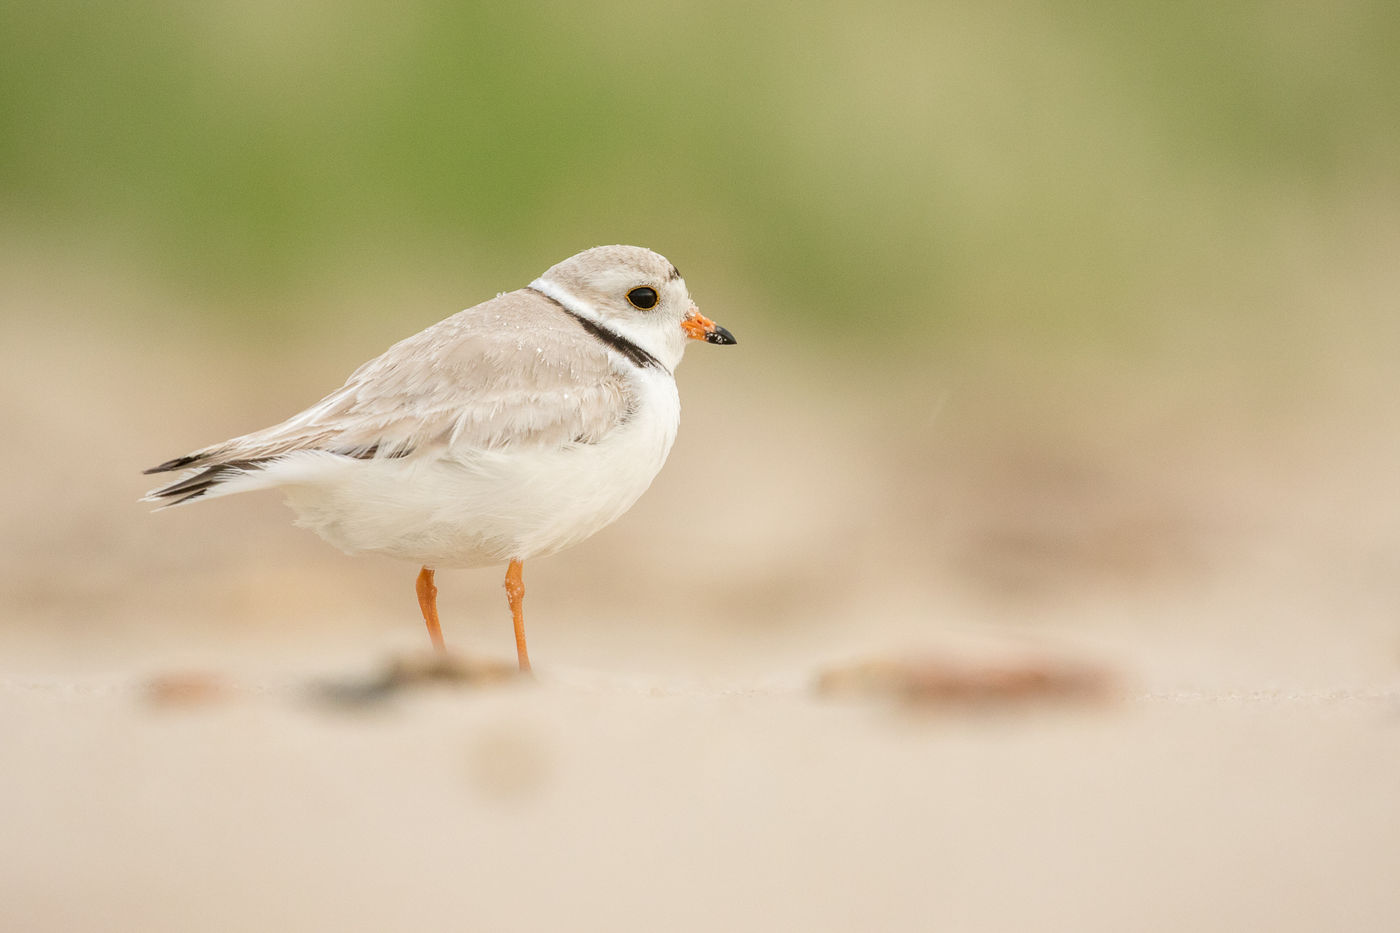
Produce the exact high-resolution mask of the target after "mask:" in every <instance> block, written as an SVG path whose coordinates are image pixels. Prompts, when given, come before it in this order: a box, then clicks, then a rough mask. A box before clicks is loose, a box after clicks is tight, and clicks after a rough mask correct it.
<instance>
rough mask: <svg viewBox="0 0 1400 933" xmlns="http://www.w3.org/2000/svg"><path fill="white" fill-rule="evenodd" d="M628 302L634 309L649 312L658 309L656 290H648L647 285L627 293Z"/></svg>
mask: <svg viewBox="0 0 1400 933" xmlns="http://www.w3.org/2000/svg"><path fill="white" fill-rule="evenodd" d="M627 300H628V301H629V302H631V303H632V307H634V308H641V309H642V310H643V311H649V310H651V309H652V308H654V307H656V289H654V288H647V287H646V286H645V285H643V286H642V287H641V288H634V289H632V290H631V291H630V292H628V293H627Z"/></svg>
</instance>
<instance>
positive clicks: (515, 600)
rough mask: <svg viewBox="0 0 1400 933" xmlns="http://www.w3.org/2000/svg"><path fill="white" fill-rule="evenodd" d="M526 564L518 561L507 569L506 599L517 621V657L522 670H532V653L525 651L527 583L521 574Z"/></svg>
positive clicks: (512, 562)
mask: <svg viewBox="0 0 1400 933" xmlns="http://www.w3.org/2000/svg"><path fill="white" fill-rule="evenodd" d="M524 566H525V565H524V564H522V563H521V562H520V561H518V560H513V561H511V562H510V566H509V567H507V568H506V599H508V600H510V614H511V616H512V617H513V618H514V619H515V657H516V659H517V660H518V661H519V662H520V669H521V670H522V671H525V672H527V673H528V672H529V670H530V653H529V652H528V651H526V650H525V606H524V602H525V581H524V580H522V579H521V577H520V572H521V570H522V569H524Z"/></svg>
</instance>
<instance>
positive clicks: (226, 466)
mask: <svg viewBox="0 0 1400 933" xmlns="http://www.w3.org/2000/svg"><path fill="white" fill-rule="evenodd" d="M218 453H219V452H218V450H217V449H213V450H201V451H196V452H195V453H192V454H190V455H189V456H186V457H176V458H175V459H174V460H167V461H165V462H164V463H162V464H160V465H159V466H153V467H151V468H150V469H149V470H143V471H142V472H143V473H169V472H172V471H174V470H185V471H187V472H186V474H185V475H184V476H183V477H181V478H180V479H178V480H176V481H175V482H173V483H171V484H170V485H169V486H162V487H160V488H158V489H152V490H151V491H150V492H148V493H146V495H145V497H144V498H142V500H141V501H142V502H156V503H159V507H160V508H168V507H170V506H172V505H181V504H182V503H185V502H191V501H193V500H195V499H198V498H200V497H201V496H205V495H211V494H212V495H219V494H220V493H221V492H223V491H224V490H220V489H219V488H218V487H219V486H221V485H223V484H224V483H227V482H228V481H229V480H232V479H237V478H238V477H241V476H247V475H248V474H249V473H255V472H257V471H258V470H261V469H262V468H263V466H264V465H265V464H266V463H268V462H269V461H271V460H275V459H276V458H275V457H262V458H259V459H256V460H224V461H220V460H219V459H218ZM228 491H235V490H228Z"/></svg>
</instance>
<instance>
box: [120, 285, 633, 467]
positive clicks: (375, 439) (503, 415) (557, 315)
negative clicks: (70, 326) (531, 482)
mask: <svg viewBox="0 0 1400 933" xmlns="http://www.w3.org/2000/svg"><path fill="white" fill-rule="evenodd" d="M635 404H636V399H635V397H634V390H633V389H632V387H631V386H629V384H628V382H627V380H626V379H625V378H624V377H623V375H622V374H620V373H618V372H616V371H615V370H614V369H613V368H612V366H611V365H610V363H609V358H608V354H607V351H606V349H605V348H604V347H603V346H602V345H601V344H600V343H599V342H598V341H597V340H596V339H595V338H594V337H592V336H591V335H589V334H588V333H586V332H585V331H584V329H583V327H582V326H581V325H580V324H579V323H578V321H577V320H575V319H574V318H573V317H572V316H571V315H569V314H568V313H567V312H565V311H563V310H561V309H560V308H558V307H557V306H556V305H555V304H553V303H552V302H550V301H549V300H548V299H547V298H544V297H543V296H541V295H539V294H538V293H536V292H533V291H530V290H529V289H521V290H519V291H515V292H509V293H507V294H504V295H500V296H498V297H496V298H494V299H492V300H491V301H487V302H484V303H482V304H479V305H477V306H475V307H473V308H468V309H467V310H465V311H462V312H460V313H458V314H455V315H453V316H452V317H450V318H447V319H446V320H444V321H441V322H439V323H437V324H434V325H433V326H432V327H429V328H428V329H426V330H424V331H422V332H420V333H417V334H414V335H413V336H412V337H409V338H407V339H405V340H402V341H400V342H398V343H396V344H394V345H393V346H392V347H390V348H389V349H388V350H386V351H385V352H384V353H383V354H381V355H380V356H378V357H376V358H375V359H373V360H370V361H369V362H368V363H365V364H364V365H363V366H361V367H360V368H359V369H357V370H355V372H354V373H352V374H351V376H350V378H349V379H347V380H346V382H345V385H343V386H341V387H340V388H339V389H337V390H336V391H335V392H332V393H331V394H330V395H328V396H326V397H325V398H324V399H322V400H321V401H320V402H318V403H317V404H315V405H313V406H311V407H310V408H308V409H306V410H305V411H303V412H301V413H300V414H298V415H295V416H293V417H292V418H289V419H288V420H286V421H284V422H283V423H281V424H279V425H275V426H273V427H271V428H267V429H265V430H262V431H256V432H254V433H252V434H247V435H244V436H243V437H237V438H234V439H232V440H230V441H226V442H224V443H223V444H216V445H213V446H211V447H207V448H205V449H203V450H199V451H196V452H195V453H193V454H190V455H189V456H188V457H182V458H177V459H176V460H171V461H169V462H168V463H164V464H161V466H160V467H157V468H155V469H154V470H151V471H148V472H157V471H162V470H171V469H192V468H198V467H205V466H215V465H219V464H236V465H244V464H250V463H254V462H257V461H260V460H266V459H269V458H271V457H276V456H279V455H281V454H286V453H290V452H292V451H296V450H326V451H332V452H335V453H342V454H346V455H349V456H356V457H400V456H407V455H409V454H412V453H415V452H423V451H426V450H431V449H434V448H441V447H445V446H446V445H448V444H452V445H454V446H461V447H463V448H465V449H471V448H476V449H483V450H492V449H502V448H507V447H516V446H526V445H540V446H548V447H557V446H562V445H564V444H569V443H584V444H587V443H596V442H597V441H599V440H601V439H602V438H603V437H604V436H606V435H607V434H608V432H609V431H611V430H612V429H614V428H616V427H617V426H618V425H619V424H621V423H622V422H623V421H624V420H625V419H626V418H627V416H628V414H629V413H630V411H631V410H632V409H633V407H634V406H635Z"/></svg>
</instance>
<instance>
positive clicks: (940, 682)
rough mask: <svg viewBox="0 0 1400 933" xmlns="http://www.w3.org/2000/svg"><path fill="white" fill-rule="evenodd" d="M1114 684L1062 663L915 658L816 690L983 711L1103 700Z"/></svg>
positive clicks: (868, 666)
mask: <svg viewBox="0 0 1400 933" xmlns="http://www.w3.org/2000/svg"><path fill="white" fill-rule="evenodd" d="M1113 683H1114V680H1113V678H1112V677H1111V676H1110V675H1109V673H1108V671H1106V670H1105V669H1103V668H1100V667H1096V666H1093V665H1089V664H1085V663H1082V662H1076V661H1066V660H1063V659H1058V658H1019V659H1002V660H995V661H978V660H968V659H953V658H929V657H922V658H919V657H915V658H899V659H875V660H869V661H862V662H859V663H855V664H846V665H840V666H837V667H832V668H828V669H826V670H824V671H822V672H820V674H819V675H818V677H817V682H816V690H817V692H818V693H820V694H822V695H825V696H892V697H897V698H900V699H903V700H907V701H909V702H911V703H918V704H941V703H946V704H950V705H952V704H960V705H983V704H1000V703H1013V702H1015V703H1024V702H1036V701H1041V700H1077V701H1094V700H1104V699H1107V698H1108V696H1109V693H1110V691H1111V689H1112V687H1113Z"/></svg>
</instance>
